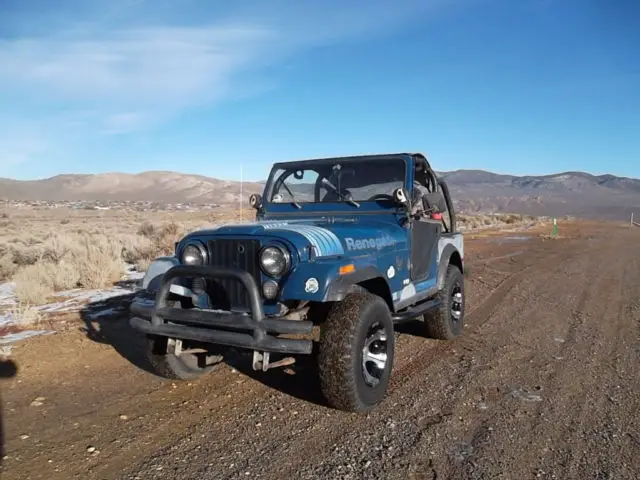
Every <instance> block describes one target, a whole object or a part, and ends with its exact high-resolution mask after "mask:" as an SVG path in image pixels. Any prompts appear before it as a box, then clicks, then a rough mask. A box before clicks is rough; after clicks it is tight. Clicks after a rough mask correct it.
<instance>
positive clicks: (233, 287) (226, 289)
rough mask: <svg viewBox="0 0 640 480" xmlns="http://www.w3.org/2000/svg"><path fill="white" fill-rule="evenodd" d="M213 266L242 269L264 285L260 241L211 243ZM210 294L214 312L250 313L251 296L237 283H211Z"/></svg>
mask: <svg viewBox="0 0 640 480" xmlns="http://www.w3.org/2000/svg"><path fill="white" fill-rule="evenodd" d="M208 246H209V264H210V265H212V266H214V267H223V268H239V269H240V270H244V271H246V272H248V273H249V274H251V276H252V277H253V278H254V280H255V281H256V283H257V284H258V286H259V285H260V266H259V265H258V250H260V241H258V240H240V239H226V238H216V239H214V240H210V241H209V245H208ZM208 284H209V285H208V287H207V290H208V291H209V294H210V295H211V297H212V300H213V303H214V308H220V309H223V310H231V309H233V310H242V311H249V295H248V294H247V292H246V290H245V289H244V287H243V285H242V284H241V283H240V282H239V281H238V280H235V279H217V280H216V281H215V282H208Z"/></svg>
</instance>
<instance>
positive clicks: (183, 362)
mask: <svg viewBox="0 0 640 480" xmlns="http://www.w3.org/2000/svg"><path fill="white" fill-rule="evenodd" d="M173 308H183V307H182V305H181V303H180V302H175V303H174V305H173ZM193 346H194V345H190V344H188V343H185V342H177V343H176V340H175V339H170V338H168V337H162V336H156V335H148V336H147V359H148V360H149V363H150V364H151V366H152V367H153V369H154V370H155V371H156V372H157V373H158V374H159V375H160V376H162V377H165V378H169V379H172V380H195V379H196V378H199V377H202V376H204V375H208V374H209V373H212V372H213V371H214V370H216V369H217V368H218V366H219V365H220V364H221V363H222V360H223V357H222V355H217V354H211V353H210V352H197V353H190V352H188V350H189V349H191V347H193ZM176 347H179V348H177V349H176ZM184 350H187V351H184ZM176 351H177V352H178V353H175V352H176Z"/></svg>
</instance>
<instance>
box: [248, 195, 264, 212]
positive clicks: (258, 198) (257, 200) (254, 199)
mask: <svg viewBox="0 0 640 480" xmlns="http://www.w3.org/2000/svg"><path fill="white" fill-rule="evenodd" d="M249 205H251V206H252V207H253V208H255V209H256V210H259V209H260V207H262V195H260V194H259V193H252V194H251V196H250V197H249Z"/></svg>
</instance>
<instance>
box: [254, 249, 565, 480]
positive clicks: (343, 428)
mask: <svg viewBox="0 0 640 480" xmlns="http://www.w3.org/2000/svg"><path fill="white" fill-rule="evenodd" d="M545 250H546V249H545ZM545 250H543V251H542V252H536V253H537V255H534V258H533V260H532V262H531V264H530V265H529V266H528V267H526V268H525V269H523V270H521V271H520V272H518V273H516V274H513V275H512V276H511V277H509V278H507V279H506V280H505V281H503V282H502V283H501V284H500V285H499V286H498V287H497V288H496V289H495V290H494V291H493V292H492V293H491V294H490V295H489V296H488V298H487V299H486V300H485V301H484V302H483V303H482V304H481V305H480V306H479V307H477V308H476V309H474V310H473V311H471V312H470V313H469V314H468V315H469V317H468V318H469V319H470V320H469V323H470V324H473V325H472V326H473V327H474V328H473V330H467V332H466V334H465V336H463V337H460V338H459V339H456V341H454V342H441V343H437V344H435V345H432V344H429V345H425V341H424V339H413V340H414V342H413V345H414V346H418V347H422V348H419V349H418V351H417V352H416V353H415V354H413V355H412V356H411V357H412V358H411V359H410V360H409V362H408V363H407V364H405V365H403V366H402V367H401V368H400V369H399V371H394V373H393V376H392V382H391V388H390V392H389V396H388V397H387V399H386V400H385V402H383V404H382V405H380V406H379V408H378V409H377V410H376V411H375V412H372V413H370V414H368V415H367V416H366V417H365V418H366V422H368V423H369V422H375V421H376V419H377V417H378V416H380V415H382V412H385V411H388V409H398V408H401V406H400V405H397V404H396V402H395V401H396V400H397V397H398V396H400V395H401V394H402V393H404V392H406V390H407V388H409V387H410V383H413V381H415V380H417V381H419V382H420V381H423V379H424V373H425V371H426V370H428V369H430V368H431V367H432V366H433V364H434V363H435V362H436V361H437V360H439V359H443V358H446V356H447V353H450V352H452V351H453V350H459V349H467V350H473V349H474V348H476V347H478V345H482V344H483V343H484V340H483V339H482V338H481V337H480V336H479V335H475V334H474V332H475V331H477V330H478V328H480V327H482V325H483V324H484V323H486V322H487V321H489V320H490V318H491V313H492V312H493V311H494V310H495V309H496V308H497V307H498V305H499V304H500V302H501V301H502V300H503V299H504V297H505V295H507V294H508V292H509V291H510V290H511V289H513V288H514V287H515V286H516V285H517V284H518V283H519V282H521V281H522V279H523V278H526V277H527V276H535V275H536V273H538V274H539V273H541V272H544V271H545V270H546V269H548V268H549V267H550V266H553V265H557V264H558V263H561V262H563V261H564V260H565V257H566V255H565V254H555V255H551V256H548V255H547V252H546V251H545ZM541 259H542V261H541ZM476 319H480V323H477V320H476ZM430 343H431V342H430ZM407 347H409V345H405V348H407ZM465 376H466V374H465V373H461V374H460V375H459V377H460V379H459V381H460V382H462V381H463V379H464V378H465ZM378 420H379V421H383V419H382V418H380V419H378ZM363 421H365V420H363V418H362V417H361V416H358V415H349V416H346V415H342V414H338V415H337V416H335V417H334V419H333V421H332V422H330V425H328V424H326V425H324V428H323V433H325V435H323V436H322V438H317V437H315V436H310V437H309V438H308V439H307V440H305V442H304V443H303V444H300V443H298V444H297V445H296V449H295V452H296V455H295V456H292V458H298V459H304V460H305V463H306V462H308V461H309V459H310V458H316V457H321V456H324V455H330V454H329V453H328V451H331V448H333V447H332V446H333V445H338V444H340V443H345V440H344V439H345V437H348V436H349V435H350V432H351V431H352V430H353V429H354V428H356V427H357V425H358V424H361V423H362V422H363ZM341 440H342V441H341ZM348 442H349V441H348V440H347V443H348ZM284 450H285V451H286V448H285V449H284ZM285 451H281V450H280V449H278V448H277V449H276V451H274V452H272V453H273V454H274V455H275V456H276V457H278V458H283V457H288V455H285ZM291 453H292V452H291ZM282 463H283V462H279V464H278V467H277V469H276V470H275V471H269V472H263V473H264V474H265V476H266V478H269V473H272V474H273V475H276V473H277V475H278V476H279V477H280V476H282V477H288V476H290V475H296V474H297V469H298V463H297V462H296V461H291V462H286V463H287V465H288V466H287V467H286V468H285V466H284V465H282Z"/></svg>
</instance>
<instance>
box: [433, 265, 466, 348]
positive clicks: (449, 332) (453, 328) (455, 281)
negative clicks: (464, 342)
mask: <svg viewBox="0 0 640 480" xmlns="http://www.w3.org/2000/svg"><path fill="white" fill-rule="evenodd" d="M438 297H439V299H440V306H439V307H438V309H437V310H436V311H434V312H431V313H427V314H425V315H424V317H423V322H424V330H425V334H426V336H428V337H429V338H435V339H437V340H452V339H454V338H456V337H458V336H459V335H461V334H462V330H463V328H464V310H465V292H464V276H463V275H462V272H461V271H460V269H459V268H458V267H456V266H455V265H449V266H448V267H447V274H446V277H445V281H444V286H443V287H442V290H440V292H439V294H438Z"/></svg>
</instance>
